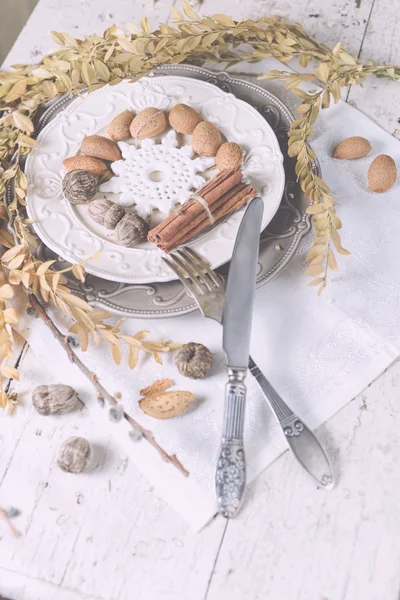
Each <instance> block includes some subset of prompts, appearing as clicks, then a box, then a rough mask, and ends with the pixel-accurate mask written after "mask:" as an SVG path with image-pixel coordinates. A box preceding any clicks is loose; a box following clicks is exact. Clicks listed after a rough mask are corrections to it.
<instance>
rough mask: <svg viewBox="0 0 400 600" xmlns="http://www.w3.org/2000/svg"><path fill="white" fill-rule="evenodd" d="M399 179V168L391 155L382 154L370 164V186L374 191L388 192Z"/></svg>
mask: <svg viewBox="0 0 400 600" xmlns="http://www.w3.org/2000/svg"><path fill="white" fill-rule="evenodd" d="M396 179H397V168H396V163H395V162H394V160H393V158H392V157H391V156H388V155H387V154H380V155H379V156H377V157H376V158H374V160H373V161H372V163H371V164H370V166H369V169H368V186H369V189H370V190H371V191H372V192H378V193H382V192H387V191H388V190H390V188H391V187H392V185H393V184H394V183H395V181H396Z"/></svg>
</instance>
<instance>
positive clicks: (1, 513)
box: [0, 507, 22, 600]
mask: <svg viewBox="0 0 400 600" xmlns="http://www.w3.org/2000/svg"><path fill="white" fill-rule="evenodd" d="M0 519H3V520H4V521H5V522H6V523H7V525H8V526H9V528H10V529H11V532H12V534H13V535H15V537H20V536H21V535H22V534H21V532H20V531H19V530H18V529H17V528H16V527H14V525H13V524H12V522H11V519H10V517H9V516H8V514H7V511H6V510H4V508H1V507H0ZM1 599H2V596H0V600H1Z"/></svg>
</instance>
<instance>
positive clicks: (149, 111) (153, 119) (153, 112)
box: [129, 106, 167, 140]
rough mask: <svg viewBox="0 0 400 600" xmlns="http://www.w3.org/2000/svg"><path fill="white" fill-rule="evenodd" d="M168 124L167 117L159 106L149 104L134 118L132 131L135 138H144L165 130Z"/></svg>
mask: <svg viewBox="0 0 400 600" xmlns="http://www.w3.org/2000/svg"><path fill="white" fill-rule="evenodd" d="M166 126H167V118H166V116H165V114H164V113H163V112H160V110H159V109H158V108H153V107H152V106H149V107H148V108H145V109H144V110H142V111H140V113H138V114H137V115H136V117H135V118H134V119H133V121H132V123H131V126H130V128H129V129H130V133H131V136H132V137H133V138H137V139H139V140H144V139H145V138H151V137H154V136H155V135H157V134H159V133H161V132H162V131H164V129H165V128H166Z"/></svg>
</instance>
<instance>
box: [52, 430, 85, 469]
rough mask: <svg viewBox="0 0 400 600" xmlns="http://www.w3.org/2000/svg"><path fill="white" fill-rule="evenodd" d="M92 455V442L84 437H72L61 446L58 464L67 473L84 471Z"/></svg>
mask: <svg viewBox="0 0 400 600" xmlns="http://www.w3.org/2000/svg"><path fill="white" fill-rule="evenodd" d="M91 456H92V447H91V445H90V443H89V442H88V441H87V440H85V438H82V437H70V438H68V439H67V440H65V442H63V443H62V444H61V446H60V450H59V453H58V459H57V465H58V466H59V467H60V469H62V470H63V471H67V473H82V471H83V470H84V469H85V467H86V466H87V464H88V462H89V461H90V458H91Z"/></svg>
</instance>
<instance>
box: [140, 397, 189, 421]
mask: <svg viewBox="0 0 400 600" xmlns="http://www.w3.org/2000/svg"><path fill="white" fill-rule="evenodd" d="M194 399H195V395H194V394H192V393H191V392H180V391H179V392H163V393H161V394H152V395H150V396H145V397H144V398H142V399H141V400H140V401H139V406H140V408H141V409H142V411H143V412H144V413H146V415H149V417H154V418H155V419H172V417H177V416H178V415H181V414H182V413H183V412H185V411H186V410H187V409H188V408H189V406H190V405H191V404H192V402H193V401H194Z"/></svg>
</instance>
